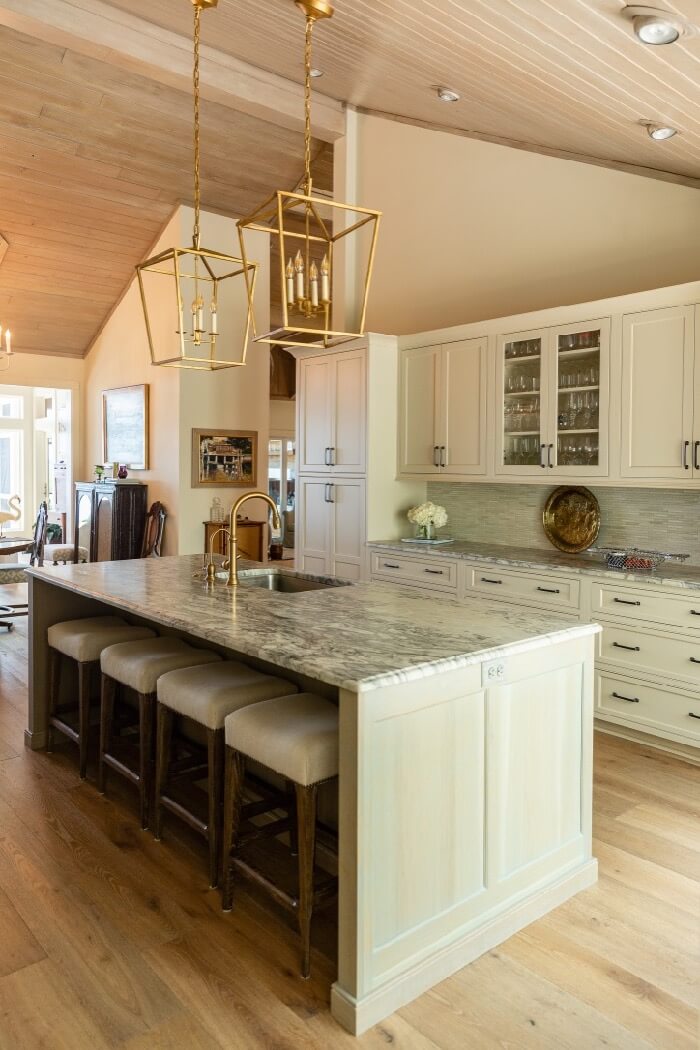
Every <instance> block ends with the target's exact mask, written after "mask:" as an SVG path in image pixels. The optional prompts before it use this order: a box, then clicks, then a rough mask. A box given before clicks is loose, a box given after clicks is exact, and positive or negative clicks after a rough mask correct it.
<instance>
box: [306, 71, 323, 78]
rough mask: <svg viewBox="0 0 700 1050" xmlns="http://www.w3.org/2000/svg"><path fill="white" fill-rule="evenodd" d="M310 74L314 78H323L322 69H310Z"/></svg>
mask: <svg viewBox="0 0 700 1050" xmlns="http://www.w3.org/2000/svg"><path fill="white" fill-rule="evenodd" d="M309 73H310V75H311V76H312V77H322V76H323V70H322V69H310V70H309Z"/></svg>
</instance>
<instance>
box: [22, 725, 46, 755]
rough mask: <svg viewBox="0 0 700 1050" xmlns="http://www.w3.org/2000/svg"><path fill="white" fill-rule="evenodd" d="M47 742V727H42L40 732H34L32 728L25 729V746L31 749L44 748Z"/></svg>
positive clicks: (39, 749)
mask: <svg viewBox="0 0 700 1050" xmlns="http://www.w3.org/2000/svg"><path fill="white" fill-rule="evenodd" d="M46 742H47V737H46V730H45V729H42V730H41V732H40V733H32V731H31V729H25V730H24V746H25V747H28V748H29V750H30V751H41V750H43V748H45V747H46Z"/></svg>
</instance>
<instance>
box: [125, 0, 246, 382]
mask: <svg viewBox="0 0 700 1050" xmlns="http://www.w3.org/2000/svg"><path fill="white" fill-rule="evenodd" d="M191 2H192V4H193V6H194V65H193V71H192V83H193V97H194V227H193V230H192V247H191V248H168V249H167V250H166V251H163V252H160V253H159V254H158V255H156V256H154V257H153V258H151V259H147V260H146V261H145V262H142V263H140V264H139V265H138V266H137V267H136V273H137V275H138V281H139V289H140V291H141V302H142V304H143V312H144V317H145V320H146V331H147V333H148V345H149V349H150V352H151V362H152V364H154V365H170V366H173V367H179V368H197V369H202V370H206V371H217V370H219V369H222V368H235V367H238V366H241V365H244V364H245V360H246V351H247V348H248V340H249V337H250V329H251V320H252V316H253V314H252V311H253V298H254V294H255V284H256V278H257V273H258V264H257V263H252V262H244V261H243V260H242V259H239V258H238V257H237V256H234V255H227V254H225V253H224V252H219V251H213V250H211V249H208V248H203V247H202V245H201V232H200V212H201V185H200V161H201V150H200V118H199V113H200V88H199V66H200V21H201V15H202V11H204V10H207V9H208V8H213V7H216V5H217V3H218V0H191Z"/></svg>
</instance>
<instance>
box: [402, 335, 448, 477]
mask: <svg viewBox="0 0 700 1050" xmlns="http://www.w3.org/2000/svg"><path fill="white" fill-rule="evenodd" d="M440 354H441V348H440V347H439V346H424V347H417V348H416V349H414V350H405V351H404V352H403V353H402V354H401V382H400V388H399V398H400V402H399V427H400V433H399V472H400V473H402V474H437V473H438V472H439V470H440V467H439V463H440V459H439V456H440V449H439V445H440V442H439V441H438V401H439V397H440V394H439V391H440Z"/></svg>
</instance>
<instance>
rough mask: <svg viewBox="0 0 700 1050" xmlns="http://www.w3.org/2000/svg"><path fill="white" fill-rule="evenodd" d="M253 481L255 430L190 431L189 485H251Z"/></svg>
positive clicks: (256, 453) (195, 486)
mask: <svg viewBox="0 0 700 1050" xmlns="http://www.w3.org/2000/svg"><path fill="white" fill-rule="evenodd" d="M257 481H258V432H257V430H215V429H212V430H193V431H192V487H193V488H204V487H207V486H211V487H219V486H223V487H224V488H231V487H234V486H240V487H241V488H253V487H254V486H255V485H257Z"/></svg>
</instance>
